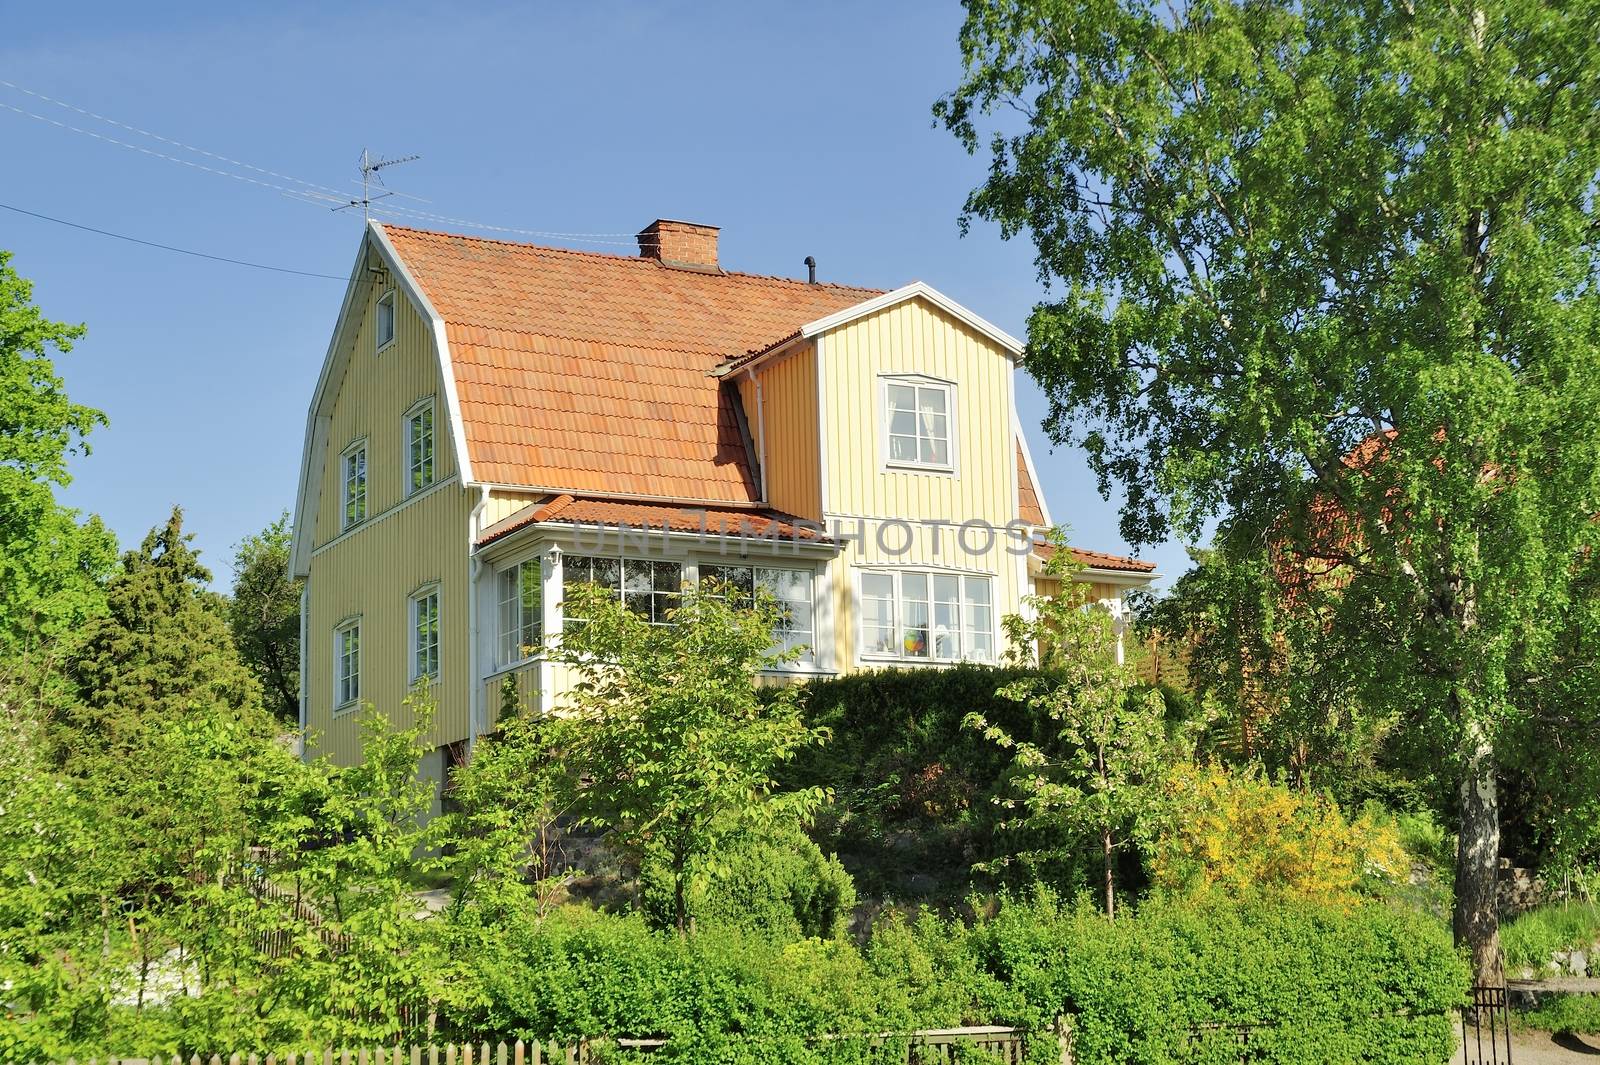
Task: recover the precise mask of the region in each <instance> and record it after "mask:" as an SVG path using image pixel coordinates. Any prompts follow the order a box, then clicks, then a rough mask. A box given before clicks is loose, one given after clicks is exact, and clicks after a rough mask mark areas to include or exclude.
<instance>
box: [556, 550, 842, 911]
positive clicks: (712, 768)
mask: <svg viewBox="0 0 1600 1065" xmlns="http://www.w3.org/2000/svg"><path fill="white" fill-rule="evenodd" d="M737 595H738V593H737V592H736V591H735V589H734V588H733V587H732V586H728V585H719V584H715V583H710V582H708V583H707V584H706V585H705V586H704V587H702V588H690V589H686V590H685V591H684V593H683V594H682V596H681V597H680V598H679V599H678V601H677V605H676V606H675V607H674V608H673V609H671V610H670V611H668V624H665V625H656V624H652V623H651V622H650V619H649V618H647V617H641V616H639V615H638V614H636V613H634V612H633V611H632V610H631V609H629V608H628V607H627V606H626V605H624V604H623V603H622V602H621V601H620V600H619V599H618V598H617V595H616V593H615V591H612V590H610V589H601V588H596V587H593V586H581V587H578V588H575V589H569V592H568V597H567V602H566V604H565V609H566V612H567V614H566V616H567V618H568V621H567V623H566V626H565V631H564V633H563V636H562V640H561V643H560V645H559V646H557V647H555V648H553V649H552V654H553V655H554V657H555V658H556V659H557V660H558V661H561V662H563V663H565V664H566V665H567V666H568V667H570V668H571V669H572V670H574V672H575V674H576V675H577V677H578V678H579V679H578V682H577V684H576V685H575V687H574V689H573V691H572V692H571V694H569V695H568V696H567V697H566V707H567V712H565V713H563V714H562V715H561V716H559V717H557V718H553V719H552V720H551V721H550V722H549V725H548V727H549V729H550V733H549V742H550V743H551V744H552V745H553V747H554V748H555V749H557V750H559V751H560V752H561V757H562V760H563V763H564V764H565V765H566V767H567V769H568V771H569V772H570V773H572V774H573V775H574V776H575V777H576V778H577V779H578V780H580V781H582V782H583V784H582V787H581V788H580V789H579V791H578V795H577V800H576V805H575V807H574V812H575V813H576V814H577V815H578V817H579V819H580V820H581V821H583V822H585V823H588V824H592V825H596V826H599V827H603V828H606V829H609V830H610V831H611V833H612V838H613V839H614V840H615V841H616V842H617V843H618V844H619V845H620V846H621V848H622V849H623V850H624V852H625V853H629V854H631V855H632V856H633V857H634V858H635V859H636V860H637V861H639V862H640V863H641V864H643V863H644V862H647V861H649V862H656V861H659V862H660V863H662V865H663V867H664V868H665V870H666V874H667V876H668V877H669V879H670V882H671V884H672V896H673V905H672V914H673V923H674V924H675V925H676V927H677V929H678V930H679V931H680V932H686V931H688V930H689V909H688V893H689V888H690V886H691V881H692V880H693V879H695V878H697V877H700V876H703V875H705V874H707V873H710V872H714V871H715V868H716V854H717V849H718V847H719V846H720V845H721V844H722V843H723V842H724V841H726V840H729V839H732V838H734V837H735V836H738V835H741V834H744V833H748V832H751V831H760V830H763V829H768V828H778V827H780V826H782V825H784V824H794V823H797V822H799V821H800V820H802V819H804V818H806V817H808V816H809V815H810V814H811V812H812V811H814V810H815V809H816V808H817V806H818V805H819V804H820V803H822V802H823V801H824V800H825V799H826V798H827V794H826V792H825V791H824V790H823V789H822V788H818V787H813V788H804V789H799V790H795V791H789V792H783V793H779V792H778V791H777V790H776V788H775V787H774V783H773V773H774V770H775V769H776V767H777V766H778V765H779V764H780V763H783V762H787V761H789V760H790V759H792V758H793V757H794V755H795V752H796V751H798V750H800V749H802V748H804V747H807V746H810V745H812V744H816V743H821V742H823V741H824V740H825V739H826V732H825V730H822V729H812V728H808V727H807V726H806V724H805V723H804V721H803V720H802V718H801V713H800V709H799V704H798V698H799V693H798V691H797V690H796V689H794V688H792V687H786V688H783V689H781V690H779V691H778V692H777V693H776V694H774V695H772V696H771V697H769V698H761V697H758V694H757V691H756V681H757V676H758V674H759V673H760V671H761V670H763V669H766V668H769V667H771V666H773V665H776V664H778V663H779V662H781V661H784V660H785V659H786V658H789V657H792V656H793V655H794V654H795V653H797V652H796V651H794V650H791V651H789V652H785V653H778V652H774V651H773V650H772V647H773V631H774V629H775V628H776V626H777V625H778V624H779V623H780V622H781V621H782V614H781V610H780V608H779V607H778V606H777V604H776V603H775V602H774V601H773V600H772V599H771V597H770V596H764V595H763V596H758V597H757V598H755V599H754V600H745V601H739V600H738V599H737Z"/></svg>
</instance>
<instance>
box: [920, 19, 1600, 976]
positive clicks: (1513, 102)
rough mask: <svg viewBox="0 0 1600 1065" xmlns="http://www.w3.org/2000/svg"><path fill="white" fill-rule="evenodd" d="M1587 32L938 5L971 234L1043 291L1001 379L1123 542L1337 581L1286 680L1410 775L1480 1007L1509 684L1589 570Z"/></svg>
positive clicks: (1599, 143)
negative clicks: (954, 77) (1446, 828)
mask: <svg viewBox="0 0 1600 1065" xmlns="http://www.w3.org/2000/svg"><path fill="white" fill-rule="evenodd" d="M1596 24H1600V5H1597V4H1596V3H1595V2H1594V0H1580V2H1576V3H1567V4H1561V5H1551V4H1543V3H1538V2H1535V0H1501V2H1493V3H1491V2H1485V3H1474V4H1463V5H1437V4H1393V5H1388V6H1381V5H1380V6H1377V7H1374V6H1372V5H1368V4H1362V3H1354V2H1351V0H1311V2H1299V0H1295V2H1291V0H1269V2H1265V3H1256V2H1251V3H1244V2H1226V0H1225V2H1220V3H1204V4H1199V3H1179V4H1177V5H1176V6H1173V7H1170V8H1160V9H1158V8H1156V7H1154V6H1152V5H1147V4H1143V3H1135V2H1129V0H1053V2H1038V3H1017V2H1011V0H969V3H968V15H967V19H966V22H965V25H964V27H963V30H962V33H961V48H962V54H963V57H964V60H965V67H966V69H965V74H964V76H963V78H962V80H961V83H960V84H959V86H958V87H957V88H956V89H955V91H954V92H953V93H952V94H951V95H949V96H948V97H946V98H945V99H943V100H941V101H940V102H939V104H938V105H937V108H936V113H937V115H938V117H939V118H940V119H941V120H942V121H943V122H944V123H945V124H946V125H947V126H948V128H950V129H951V130H952V131H953V132H954V133H955V134H956V135H957V136H958V137H959V138H961V140H962V141H963V142H964V143H965V145H966V146H967V148H968V149H969V150H972V151H976V150H978V149H979V148H980V146H984V147H986V148H987V149H988V154H989V157H990V160H991V166H990V170H989V174H988V177H987V179H986V180H985V181H984V183H983V184H982V185H981V186H980V187H978V188H977V189H976V190H975V191H974V192H973V193H972V195H971V196H970V198H969V199H968V201H967V211H968V214H969V216H971V215H975V216H977V217H981V218H985V219H989V220H992V221H995V222H998V223H999V225H1000V228H1001V231H1002V233H1004V234H1005V235H1007V236H1010V235H1013V234H1016V233H1020V232H1022V231H1024V230H1027V231H1028V232H1029V234H1030V235H1031V237H1032V240H1033V243H1034V247H1035V249H1036V252H1037V263H1038V266H1039V270H1040V272H1041V274H1042V275H1043V276H1044V277H1045V278H1046V279H1047V280H1049V281H1050V282H1051V283H1052V285H1054V286H1059V294H1058V295H1057V296H1056V297H1055V298H1053V299H1052V300H1050V301H1049V302H1046V303H1043V304H1041V305H1039V306H1038V307H1037V308H1035V310H1034V313H1033V315H1032V317H1031V319H1030V322H1029V328H1028V337H1029V351H1028V357H1027V366H1028V369H1029V371H1030V372H1031V373H1032V374H1033V376H1034V377H1035V378H1036V379H1037V380H1038V381H1039V383H1040V384H1041V386H1042V387H1043V389H1044V391H1045V393H1046V395H1047V396H1048V397H1049V401H1050V404H1051V406H1050V412H1049V415H1048V418H1047V422H1046V427H1047V430H1048V431H1049V433H1050V435H1051V436H1052V437H1053V438H1054V439H1056V440H1058V441H1063V442H1065V441H1073V442H1077V443H1081V444H1083V445H1084V446H1085V447H1086V449H1087V451H1088V454H1089V458H1090V461H1091V463H1092V464H1093V466H1094V468H1095V470H1096V471H1097V473H1098V475H1099V476H1100V478H1101V482H1102V487H1103V488H1105V489H1106V490H1109V489H1110V487H1111V486H1112V484H1113V483H1114V484H1117V485H1119V486H1120V487H1121V489H1122V492H1123V494H1124V503H1123V507H1122V519H1123V529H1124V531H1125V533H1126V535H1127V536H1128V538H1129V539H1130V540H1132V541H1135V542H1138V543H1148V542H1152V541H1156V540H1160V539H1162V538H1163V537H1165V536H1167V535H1169V533H1171V532H1176V533H1178V534H1180V535H1183V536H1185V537H1187V538H1188V539H1190V540H1191V542H1197V541H1198V540H1199V538H1200V535H1201V532H1202V529H1203V527H1204V526H1205V524H1206V523H1207V521H1208V519H1212V518H1216V519H1217V520H1218V523H1219V524H1218V540H1217V545H1218V547H1219V549H1220V550H1221V551H1223V552H1224V553H1225V554H1226V555H1227V556H1228V557H1230V558H1231V559H1234V560H1246V559H1251V558H1260V557H1261V556H1262V554H1263V552H1264V551H1265V550H1266V549H1267V545H1272V550H1273V551H1274V553H1275V554H1276V556H1277V557H1278V558H1279V559H1281V560H1282V564H1283V566H1284V567H1286V568H1298V569H1304V568H1306V567H1308V566H1313V565H1315V566H1318V567H1320V568H1324V569H1330V570H1332V571H1334V572H1331V573H1330V574H1329V575H1328V578H1327V579H1325V580H1320V581H1314V582H1302V583H1303V585H1304V586H1303V587H1302V589H1301V594H1300V597H1299V598H1298V599H1297V600H1295V605H1296V607H1297V610H1298V612H1299V613H1300V615H1301V617H1302V618H1304V619H1305V621H1304V624H1302V625H1300V626H1299V631H1298V633H1296V634H1294V635H1292V636H1291V639H1295V640H1297V642H1298V643H1299V644H1300V646H1297V647H1292V648H1291V652H1290V653H1291V654H1294V655H1297V656H1304V657H1306V658H1307V660H1308V661H1309V662H1317V661H1319V660H1320V661H1325V662H1326V663H1327V665H1326V668H1327V669H1328V670H1329V671H1330V672H1332V671H1338V672H1339V673H1340V675H1341V676H1342V678H1343V680H1342V681H1341V684H1342V685H1343V687H1344V689H1345V690H1346V691H1348V692H1350V693H1352V694H1353V695H1354V696H1356V697H1358V698H1359V699H1361V700H1362V701H1363V702H1364V703H1365V704H1366V705H1368V706H1369V707H1371V708H1372V709H1373V711H1374V712H1375V713H1378V714H1380V715H1381V714H1384V713H1390V712H1392V713H1394V714H1395V715H1397V716H1398V717H1400V718H1401V719H1402V721H1403V723H1404V724H1405V726H1407V728H1408V730H1409V732H1410V734H1411V735H1412V736H1414V737H1417V738H1418V742H1419V743H1420V744H1424V745H1426V747H1428V748H1429V749H1431V750H1432V752H1433V754H1434V760H1435V761H1436V762H1437V763H1438V764H1440V765H1441V766H1442V767H1443V768H1442V773H1443V776H1444V778H1445V780H1446V781H1447V783H1448V785H1449V789H1450V792H1451V799H1452V802H1453V805H1454V807H1455V808H1456V812H1457V816H1458V820H1459V824H1460V832H1459V847H1458V854H1457V863H1456V878H1455V882H1456V903H1455V907H1456V908H1455V929H1456V935H1457V938H1458V941H1460V942H1463V943H1465V944H1468V945H1469V946H1470V948H1471V952H1472V956H1473V963H1474V969H1475V971H1476V973H1477V975H1478V978H1479V979H1480V980H1481V981H1484V982H1494V981H1497V980H1498V978H1499V976H1500V972H1501V966H1500V952H1499V946H1498V935H1497V926H1496V916H1495V905H1494V900H1495V876H1496V868H1497V862H1498V857H1499V809H1500V800H1499V795H1498V790H1497V788H1498V780H1499V777H1500V776H1501V774H1502V772H1503V770H1504V768H1505V765H1506V764H1507V762H1508V761H1509V760H1510V759H1512V758H1513V757H1514V756H1515V749H1516V746H1517V743H1516V740H1515V736H1514V734H1515V732H1516V731H1517V730H1518V728H1519V726H1521V725H1522V724H1523V720H1522V719H1523V718H1524V716H1525V710H1524V706H1523V705H1522V704H1520V702H1519V699H1518V698H1517V693H1516V688H1517V684H1518V682H1519V681H1520V679H1522V678H1527V679H1528V680H1529V681H1530V682H1532V683H1536V684H1537V683H1539V678H1546V677H1549V676H1551V673H1550V672H1549V670H1550V668H1551V667H1553V666H1555V665H1557V662H1556V660H1555V657H1554V656H1555V654H1556V651H1557V648H1558V646H1559V645H1560V643H1561V635H1562V634H1565V633H1572V632H1575V631H1577V630H1578V628H1579V626H1578V625H1576V624H1575V623H1574V622H1573V620H1572V615H1573V614H1574V612H1575V611H1583V610H1587V609H1588V607H1587V605H1586V603H1585V602H1584V600H1583V598H1582V595H1581V594H1580V591H1579V589H1580V588H1581V587H1582V584H1581V581H1582V579H1583V574H1584V573H1585V572H1587V571H1589V570H1591V569H1592V568H1593V567H1594V566H1595V565H1596V564H1600V553H1597V552H1596V551H1595V550H1594V549H1595V547H1596V546H1597V540H1600V524H1597V523H1596V522H1594V521H1593V520H1592V518H1593V515H1594V514H1595V513H1596V511H1597V509H1600V506H1597V503H1600V285H1597V280H1600V256H1597V254H1596V251H1597V247H1596V242H1597V239H1600V217H1597V213H1596V211H1597V208H1596V203H1597V197H1596V195H1595V192H1596V174H1597V172H1600V106H1597V101H1600V36H1597V35H1596V34H1595V32H1594V27H1595V26H1596ZM991 123H992V124H991ZM1568 650H1569V653H1570V654H1571V655H1572V656H1573V657H1572V658H1571V659H1569V660H1568V662H1567V663H1566V666H1567V668H1576V669H1578V671H1579V672H1580V674H1582V675H1584V676H1587V677H1590V678H1591V680H1590V681H1589V683H1588V684H1586V685H1584V686H1583V687H1582V689H1581V690H1579V691H1576V692H1568V693H1567V694H1568V696H1569V697H1574V698H1576V699H1577V700H1578V702H1577V704H1576V705H1574V704H1571V703H1568V704H1565V706H1564V707H1563V709H1562V710H1561V713H1563V714H1565V715H1567V716H1568V717H1569V718H1577V719H1579V720H1587V721H1590V722H1592V720H1593V717H1594V709H1593V708H1594V688H1593V682H1592V677H1593V670H1592V668H1590V665H1589V664H1590V663H1592V661H1593V656H1594V654H1595V653H1596V651H1595V648H1594V646H1593V645H1592V644H1591V645H1590V646H1589V647H1588V648H1587V649H1585V650H1583V651H1578V650H1576V649H1575V648H1569V649H1568ZM1308 668H1310V667H1309V666H1308ZM1589 734H1590V735H1591V736H1592V731H1591V732H1590V733H1589ZM1590 742H1591V741H1585V742H1584V743H1582V744H1580V746H1588V745H1589V744H1590ZM1588 760H1589V761H1592V756H1591V757H1590V758H1589V759H1588Z"/></svg>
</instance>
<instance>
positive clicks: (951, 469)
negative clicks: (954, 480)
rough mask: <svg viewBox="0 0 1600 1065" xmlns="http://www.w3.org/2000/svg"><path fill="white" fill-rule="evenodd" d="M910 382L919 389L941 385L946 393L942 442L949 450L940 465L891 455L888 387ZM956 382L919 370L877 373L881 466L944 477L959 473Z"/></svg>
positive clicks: (905, 471)
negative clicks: (911, 460) (944, 438)
mask: <svg viewBox="0 0 1600 1065" xmlns="http://www.w3.org/2000/svg"><path fill="white" fill-rule="evenodd" d="M891 384H897V385H913V386H917V387H921V388H942V389H944V395H945V432H946V434H947V439H946V440H945V445H946V446H947V447H948V448H949V449H950V461H949V462H948V463H947V464H944V465H940V464H937V463H931V462H906V461H900V460H895V459H892V458H890V457H889V456H890V454H891V450H890V448H891V441H890V439H889V386H890V385H891ZM956 413H957V412H956V383H955V382H954V381H946V380H945V379H944V378H942V377H929V376H928V375H927V374H919V373H884V374H879V375H878V433H879V436H880V437H881V438H882V447H881V450H880V457H881V459H882V469H883V470H884V472H889V473H930V474H936V475H939V476H944V477H956V476H959V475H960V473H959V471H960V468H961V453H960V449H959V448H958V447H957V441H958V439H959V438H960V435H961V434H960V433H959V432H957V429H956V426H957V421H956Z"/></svg>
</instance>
